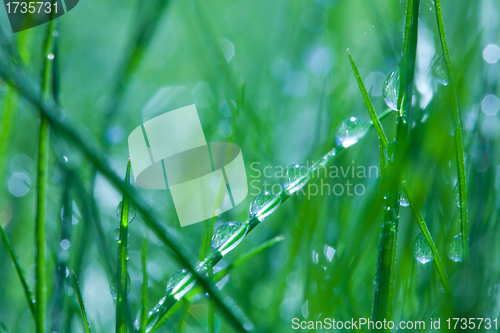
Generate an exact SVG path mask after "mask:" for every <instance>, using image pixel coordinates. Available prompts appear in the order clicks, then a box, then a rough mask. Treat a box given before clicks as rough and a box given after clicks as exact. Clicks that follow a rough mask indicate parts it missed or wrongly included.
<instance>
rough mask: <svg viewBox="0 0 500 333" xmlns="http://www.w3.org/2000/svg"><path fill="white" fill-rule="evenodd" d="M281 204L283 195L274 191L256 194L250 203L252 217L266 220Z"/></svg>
mask: <svg viewBox="0 0 500 333" xmlns="http://www.w3.org/2000/svg"><path fill="white" fill-rule="evenodd" d="M280 204H281V196H280V195H279V194H278V195H276V194H274V193H272V192H267V191H266V192H262V193H260V194H259V195H258V196H256V197H255V198H254V199H253V201H252V203H251V204H250V218H254V217H256V218H257V219H259V221H262V220H264V218H266V217H267V216H268V215H269V214H271V213H272V212H274V211H275V210H276V209H277V208H278V207H279V206H280Z"/></svg>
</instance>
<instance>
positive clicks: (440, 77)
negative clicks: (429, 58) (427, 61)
mask: <svg viewBox="0 0 500 333" xmlns="http://www.w3.org/2000/svg"><path fill="white" fill-rule="evenodd" d="M432 75H434V77H435V78H436V81H437V82H438V83H440V84H442V85H443V86H446V85H447V84H448V82H449V79H448V72H447V70H446V59H445V57H444V56H440V57H439V58H437V59H436V61H434V63H433V64H432Z"/></svg>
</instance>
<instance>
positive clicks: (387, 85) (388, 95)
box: [382, 65, 400, 111]
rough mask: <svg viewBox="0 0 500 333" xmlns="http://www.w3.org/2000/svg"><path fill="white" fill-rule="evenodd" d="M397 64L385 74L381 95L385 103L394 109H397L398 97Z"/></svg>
mask: <svg viewBox="0 0 500 333" xmlns="http://www.w3.org/2000/svg"><path fill="white" fill-rule="evenodd" d="M399 77H400V75H399V65H398V66H396V67H394V69H393V70H392V71H391V72H390V73H389V75H387V77H386V78H385V81H384V85H383V87H382V95H383V96H384V101H385V104H387V106H388V107H389V108H391V109H393V110H394V111H398V97H399V84H400V82H399Z"/></svg>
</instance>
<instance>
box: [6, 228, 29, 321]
mask: <svg viewBox="0 0 500 333" xmlns="http://www.w3.org/2000/svg"><path fill="white" fill-rule="evenodd" d="M0 233H1V234H2V240H3V243H4V244H5V247H6V248H7V252H8V253H9V257H10V259H11V260H12V263H13V264H14V267H15V269H16V272H17V276H18V277H19V281H21V284H22V286H23V290H24V295H25V296H26V301H27V302H28V307H29V308H30V311H31V314H32V315H33V316H35V309H34V307H33V296H32V294H31V290H30V287H29V285H28V282H27V281H26V278H25V276H24V273H23V270H22V269H21V265H20V264H19V260H18V259H17V256H16V253H15V252H14V249H13V248H12V245H11V244H10V241H9V238H8V237H7V234H6V233H5V230H4V229H3V227H2V224H1V223H0Z"/></svg>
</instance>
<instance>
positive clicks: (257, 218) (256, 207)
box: [146, 117, 371, 332]
mask: <svg viewBox="0 0 500 333" xmlns="http://www.w3.org/2000/svg"><path fill="white" fill-rule="evenodd" d="M370 127H371V124H370V123H369V122H368V121H366V120H365V119H363V118H358V117H350V118H347V119H345V120H344V121H343V122H342V123H341V124H340V125H339V127H338V128H337V131H336V134H335V141H336V143H337V147H336V148H334V149H332V150H331V151H329V152H328V153H326V154H325V155H324V156H322V157H321V158H320V159H319V160H318V161H316V162H315V163H313V164H312V165H311V167H309V168H308V167H306V166H304V165H301V164H293V165H290V166H289V167H287V168H286V170H285V171H284V176H283V178H281V191H280V193H278V194H274V193H272V192H269V191H265V192H262V193H260V194H259V195H257V196H256V197H255V198H254V200H253V201H252V203H251V204H250V207H249V219H248V220H247V221H246V222H244V223H242V222H226V223H224V224H222V225H221V226H220V227H218V228H217V230H216V231H215V232H214V234H213V237H212V249H213V254H212V255H211V256H209V257H208V258H207V259H205V260H204V261H203V262H201V263H200V264H199V265H198V266H197V268H196V270H197V272H198V273H200V274H202V275H206V274H207V272H208V270H209V269H210V268H211V267H213V265H215V264H216V263H217V262H218V261H219V260H220V259H221V258H222V257H224V256H225V255H226V254H228V253H229V252H230V251H232V250H233V249H235V248H236V247H237V246H238V245H239V244H240V243H241V241H242V240H243V239H244V238H245V236H246V234H247V233H248V232H249V231H250V230H251V229H253V228H254V227H255V226H257V225H258V224H259V223H261V222H262V221H263V220H264V219H265V218H267V217H268V216H269V215H271V214H272V213H273V212H275V211H276V210H277V209H278V207H279V206H280V205H281V203H282V202H283V201H285V200H286V199H287V198H288V197H289V196H290V195H292V194H294V193H296V192H297V191H299V190H300V189H302V187H304V186H305V185H306V184H307V182H308V181H309V180H310V179H311V176H312V174H313V173H314V171H316V170H318V169H319V168H322V167H325V166H326V165H327V164H328V162H330V161H331V160H332V159H333V158H334V157H335V156H336V155H337V154H338V152H340V151H341V150H342V149H344V148H347V147H349V146H352V145H353V144H355V143H357V142H358V141H359V140H360V139H361V138H362V137H364V136H365V135H366V133H368V130H369V129H370ZM195 282H196V279H195V277H194V275H193V274H192V273H191V272H190V271H189V270H187V269H180V270H178V271H177V272H175V273H174V274H173V275H172V276H171V277H170V279H169V280H168V283H167V288H166V293H167V296H165V297H164V298H163V299H162V300H160V302H159V303H158V304H157V305H156V306H155V307H154V308H153V310H151V311H150V312H149V314H148V326H147V328H146V331H147V332H149V331H150V330H151V329H153V327H154V326H155V325H156V324H157V323H158V321H159V319H160V318H161V317H162V315H163V314H164V313H165V310H168V309H165V307H166V306H171V305H172V304H173V303H171V302H168V301H169V300H170V301H172V300H180V299H181V298H182V297H183V296H184V295H186V294H187V293H188V292H189V291H190V290H191V289H192V288H193V287H194V285H195Z"/></svg>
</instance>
